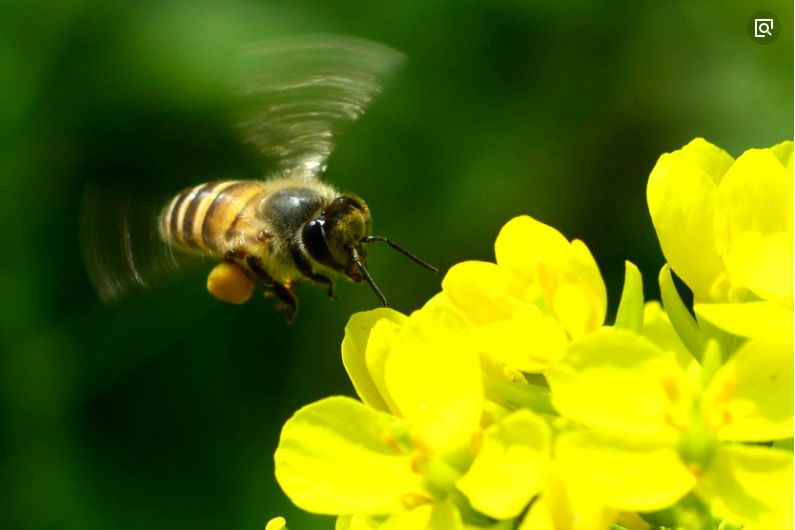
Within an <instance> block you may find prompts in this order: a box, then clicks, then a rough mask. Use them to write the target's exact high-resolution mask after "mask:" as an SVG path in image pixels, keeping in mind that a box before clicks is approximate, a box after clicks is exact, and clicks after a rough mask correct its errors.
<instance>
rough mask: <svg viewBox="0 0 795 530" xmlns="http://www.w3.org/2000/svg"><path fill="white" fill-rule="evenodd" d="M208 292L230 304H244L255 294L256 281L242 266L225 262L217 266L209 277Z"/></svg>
mask: <svg viewBox="0 0 795 530" xmlns="http://www.w3.org/2000/svg"><path fill="white" fill-rule="evenodd" d="M207 290H208V291H210V294H211V295H213V296H214V297H216V298H217V299H219V300H221V301H222V302H229V303H230V304H242V303H244V302H246V301H248V299H249V298H251V295H252V293H253V292H254V280H252V279H251V278H250V277H249V276H248V274H246V271H244V270H243V268H242V267H241V266H240V265H237V264H236V263H231V262H228V261H224V262H223V263H219V264H218V265H216V266H215V268H214V269H213V270H212V271H210V275H209V276H208V277H207Z"/></svg>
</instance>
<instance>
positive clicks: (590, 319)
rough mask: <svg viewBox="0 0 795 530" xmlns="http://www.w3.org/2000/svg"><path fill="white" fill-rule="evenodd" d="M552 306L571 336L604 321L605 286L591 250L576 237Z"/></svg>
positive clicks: (578, 334)
mask: <svg viewBox="0 0 795 530" xmlns="http://www.w3.org/2000/svg"><path fill="white" fill-rule="evenodd" d="M552 305H553V310H554V312H555V315H556V316H557V317H558V319H560V321H561V322H562V323H563V326H564V327H565V328H566V331H567V332H568V333H569V335H570V336H571V337H572V338H579V337H581V336H583V335H584V334H586V333H589V332H591V331H593V330H595V329H598V328H599V327H600V326H601V325H602V324H604V321H605V314H606V313H607V288H606V287H605V282H604V280H603V279H602V274H601V273H600V272H599V266H598V265H597V264H596V260H595V259H594V257H593V255H592V254H591V251H590V250H588V247H586V246H585V243H583V242H582V241H580V240H578V239H575V240H573V241H572V242H571V246H570V248H569V262H568V268H567V269H566V270H565V271H564V273H563V278H562V279H561V281H560V285H558V290H557V292H556V293H555V295H554V297H553V303H552Z"/></svg>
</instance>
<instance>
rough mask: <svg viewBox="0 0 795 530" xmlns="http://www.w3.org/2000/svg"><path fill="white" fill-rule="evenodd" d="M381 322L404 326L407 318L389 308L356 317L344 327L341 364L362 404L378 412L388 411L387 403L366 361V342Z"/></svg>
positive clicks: (367, 312)
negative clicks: (377, 323) (382, 320)
mask: <svg viewBox="0 0 795 530" xmlns="http://www.w3.org/2000/svg"><path fill="white" fill-rule="evenodd" d="M381 319H387V320H389V321H392V322H394V323H396V324H402V323H404V322H405V321H406V320H407V319H408V317H407V316H405V315H403V314H402V313H398V312H397V311H395V310H393V309H389V308H386V307H383V308H378V309H373V310H372V311H365V312H363V313H356V314H354V315H353V316H351V318H350V319H349V320H348V324H347V325H346V326H345V338H344V339H342V363H343V364H344V365H345V370H346V371H347V372H348V377H350V378H351V382H352V383H353V388H354V389H355V390H356V393H357V394H358V395H359V397H360V398H361V400H362V401H363V402H365V403H366V404H367V405H370V406H371V407H373V408H374V409H376V410H381V411H384V412H387V411H389V407H388V406H387V403H386V401H385V400H384V398H383V397H382V395H381V392H380V390H379V388H377V387H376V384H375V383H374V381H373V378H372V377H371V375H370V372H369V371H368V368H367V363H366V361H365V352H366V351H367V341H368V340H369V339H370V332H371V331H372V329H373V326H374V325H375V324H376V322H378V321H379V320H381Z"/></svg>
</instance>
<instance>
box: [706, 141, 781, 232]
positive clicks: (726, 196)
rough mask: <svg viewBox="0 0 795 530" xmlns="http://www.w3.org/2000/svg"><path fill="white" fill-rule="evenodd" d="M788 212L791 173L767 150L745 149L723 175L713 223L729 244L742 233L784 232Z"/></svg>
mask: <svg viewBox="0 0 795 530" xmlns="http://www.w3.org/2000/svg"><path fill="white" fill-rule="evenodd" d="M791 215H792V174H788V173H787V172H786V170H785V169H784V166H782V165H781V162H780V161H779V160H778V158H776V156H775V154H774V153H773V152H772V151H770V150H769V149H749V150H748V151H746V152H745V153H743V154H742V155H741V156H740V157H739V158H738V159H737V160H736V161H735V162H734V164H733V165H732V167H731V168H730V169H729V171H727V172H726V174H725V175H724V176H723V180H721V183H720V186H719V187H718V192H717V200H716V203H715V226H716V230H717V232H718V234H725V237H726V243H727V244H729V243H731V242H732V241H733V240H734V239H735V238H736V237H737V236H739V235H740V234H742V233H743V232H748V231H754V232H759V233H761V234H765V235H769V234H775V233H776V232H785V231H786V230H787V226H788V224H789V223H788V217H789V216H791Z"/></svg>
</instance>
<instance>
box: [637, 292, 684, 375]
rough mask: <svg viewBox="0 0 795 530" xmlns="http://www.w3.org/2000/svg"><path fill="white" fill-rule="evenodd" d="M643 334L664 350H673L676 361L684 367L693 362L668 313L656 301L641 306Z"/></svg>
mask: <svg viewBox="0 0 795 530" xmlns="http://www.w3.org/2000/svg"><path fill="white" fill-rule="evenodd" d="M643 336H644V337H646V338H647V339H649V340H650V341H652V342H653V343H654V344H656V345H657V347H658V348H660V349H661V350H664V351H670V352H673V354H674V355H675V356H676V362H677V363H678V364H679V366H681V367H682V368H684V369H687V368H688V367H689V366H690V363H691V362H693V355H692V354H691V353H690V351H688V349H687V348H686V347H685V345H684V343H682V339H680V338H679V335H677V334H676V330H674V327H673V325H672V324H671V321H670V320H669V319H668V315H667V314H666V313H665V311H663V308H662V306H661V305H660V303H659V302H657V301H652V302H648V303H646V305H645V306H644V308H643Z"/></svg>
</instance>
